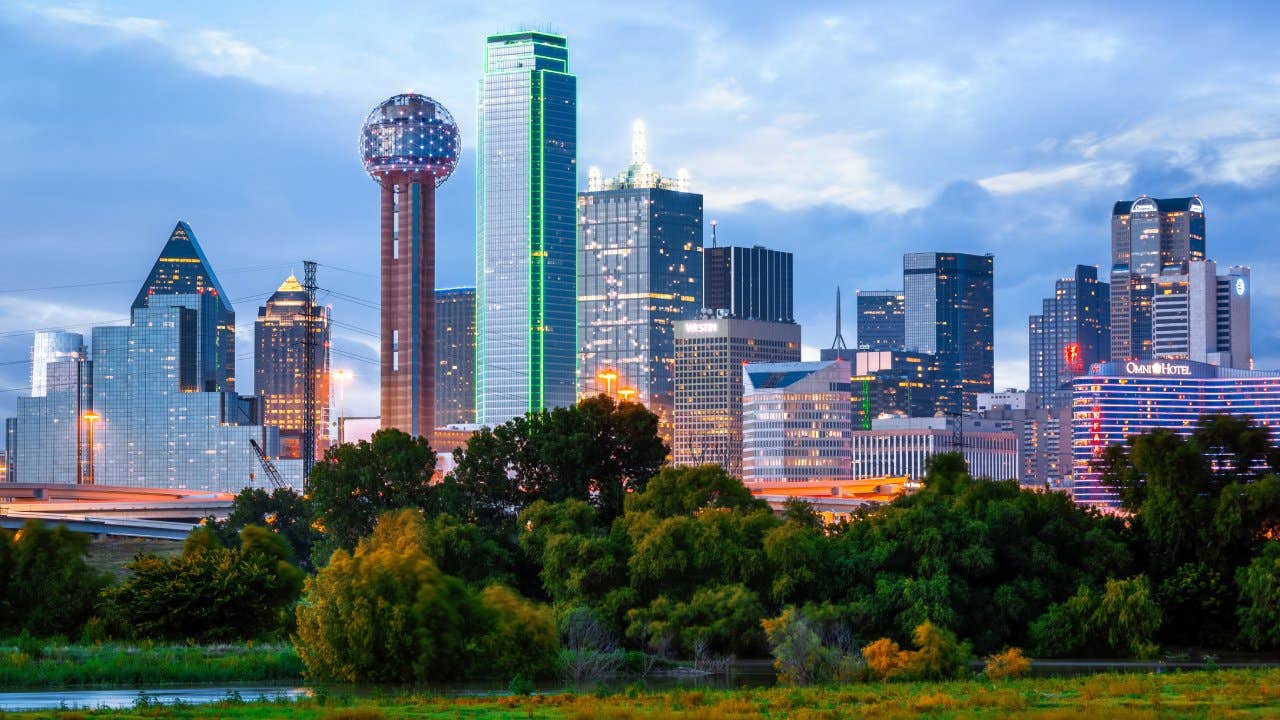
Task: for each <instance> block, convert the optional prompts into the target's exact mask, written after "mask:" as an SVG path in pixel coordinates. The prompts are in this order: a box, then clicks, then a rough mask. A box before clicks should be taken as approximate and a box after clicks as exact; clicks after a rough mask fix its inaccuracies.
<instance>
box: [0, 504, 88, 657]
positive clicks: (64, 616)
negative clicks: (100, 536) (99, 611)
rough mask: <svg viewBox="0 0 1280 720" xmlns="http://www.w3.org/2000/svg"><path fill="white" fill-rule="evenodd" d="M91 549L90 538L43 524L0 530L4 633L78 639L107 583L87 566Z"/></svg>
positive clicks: (0, 612)
mask: <svg viewBox="0 0 1280 720" xmlns="http://www.w3.org/2000/svg"><path fill="white" fill-rule="evenodd" d="M88 548H89V536H88V535H84V534H81V533H74V532H71V531H69V530H67V529H66V528H62V527H57V528H49V527H47V526H46V525H44V524H43V523H41V522H40V521H38V520H28V521H27V522H26V523H24V524H23V526H22V529H21V530H19V531H18V532H17V533H16V534H15V533H11V532H9V531H8V530H4V529H0V588H4V589H3V590H0V633H4V634H6V635H16V634H19V633H22V632H26V633H30V634H31V635H34V636H37V637H48V636H50V635H76V634H78V633H79V632H80V630H81V628H83V627H84V624H85V623H86V622H87V621H88V620H89V618H90V617H91V616H92V615H93V612H94V605H95V601H96V599H97V597H98V593H99V592H100V591H101V589H102V588H103V587H105V586H106V584H107V582H108V578H107V575H106V574H105V573H102V572H99V571H97V570H95V569H94V568H92V567H90V566H89V564H88V563H87V562H86V561H85V556H86V554H87V553H88Z"/></svg>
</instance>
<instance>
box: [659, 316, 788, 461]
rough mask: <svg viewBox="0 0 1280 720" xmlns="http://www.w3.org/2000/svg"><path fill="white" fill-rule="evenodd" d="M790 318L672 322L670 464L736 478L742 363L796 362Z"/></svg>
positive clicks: (740, 413) (740, 448) (739, 431)
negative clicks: (714, 469)
mask: <svg viewBox="0 0 1280 720" xmlns="http://www.w3.org/2000/svg"><path fill="white" fill-rule="evenodd" d="M799 360H800V326H799V325H796V324H795V323H780V322H764V321H760V320H740V319H736V318H715V319H699V320H682V321H680V322H678V323H676V392H675V395H676V405H675V441H674V445H673V448H672V456H673V461H674V463H675V464H676V465H707V464H712V463H714V464H718V465H720V466H722V467H724V468H725V469H726V470H728V471H729V473H730V474H732V475H733V476H735V477H742V366H743V365H745V364H747V363H769V362H798V361H799Z"/></svg>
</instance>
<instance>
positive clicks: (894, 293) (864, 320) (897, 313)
mask: <svg viewBox="0 0 1280 720" xmlns="http://www.w3.org/2000/svg"><path fill="white" fill-rule="evenodd" d="M906 327H907V313H906V294H905V293H903V291H901V290H859V291H858V335H857V338H856V340H857V344H858V349H859V350H888V351H895V350H904V349H906Z"/></svg>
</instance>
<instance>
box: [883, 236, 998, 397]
mask: <svg viewBox="0 0 1280 720" xmlns="http://www.w3.org/2000/svg"><path fill="white" fill-rule="evenodd" d="M993 268H994V258H993V257H992V256H991V255H990V254H987V255H967V254H964V253H940V252H924V253H908V254H906V255H904V256H903V258H902V272H903V290H904V294H905V295H906V345H907V351H908V352H920V353H929V354H932V355H936V356H937V360H938V372H939V375H940V377H941V382H943V383H945V384H947V385H948V386H950V388H951V391H949V393H948V396H949V398H951V400H950V402H949V403H948V404H949V407H947V408H946V411H947V412H950V413H959V412H962V411H972V410H974V409H976V407H977V396H978V393H980V392H991V391H992V389H993V386H994V379H995V356H994V344H995V322H994V311H993V305H994V294H993V286H992V277H993ZM956 391H958V394H959V397H957V395H956Z"/></svg>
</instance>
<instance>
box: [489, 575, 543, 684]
mask: <svg viewBox="0 0 1280 720" xmlns="http://www.w3.org/2000/svg"><path fill="white" fill-rule="evenodd" d="M480 604H481V606H482V607H483V608H484V610H486V611H487V612H488V614H489V615H490V616H491V617H490V618H487V620H488V623H486V624H487V626H488V627H489V632H488V633H486V634H485V635H484V637H482V638H481V640H480V657H481V658H482V659H483V667H484V673H485V674H487V675H489V676H491V677H499V678H502V677H507V678H510V677H526V678H528V677H533V678H543V677H549V676H551V675H552V674H554V673H555V670H556V657H557V652H558V650H559V646H560V642H559V638H558V637H557V632H556V621H555V617H554V616H553V615H552V613H551V609H550V608H548V607H545V606H539V605H535V604H534V603H532V602H529V601H528V600H526V599H524V598H523V597H520V595H518V594H517V593H516V592H515V591H514V590H511V589H510V588H508V587H506V586H503V585H490V586H489V587H487V588H485V589H484V592H482V593H480Z"/></svg>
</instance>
